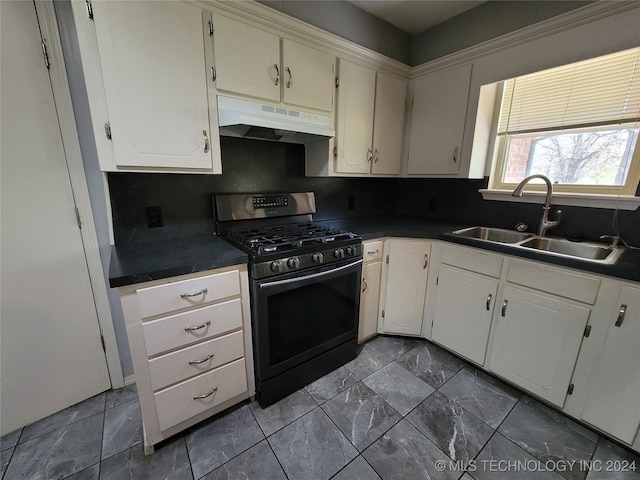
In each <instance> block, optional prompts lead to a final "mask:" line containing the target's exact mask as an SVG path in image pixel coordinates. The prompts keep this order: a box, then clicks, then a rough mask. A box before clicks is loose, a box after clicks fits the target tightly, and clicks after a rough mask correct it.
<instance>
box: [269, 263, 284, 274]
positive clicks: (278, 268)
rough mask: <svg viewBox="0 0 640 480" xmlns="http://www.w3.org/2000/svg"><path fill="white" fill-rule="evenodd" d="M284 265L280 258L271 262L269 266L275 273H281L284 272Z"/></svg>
mask: <svg viewBox="0 0 640 480" xmlns="http://www.w3.org/2000/svg"><path fill="white" fill-rule="evenodd" d="M283 266H284V265H283V264H282V262H281V261H280V260H276V261H275V262H271V266H270V267H269V268H271V271H272V272H273V273H280V272H282V267H283Z"/></svg>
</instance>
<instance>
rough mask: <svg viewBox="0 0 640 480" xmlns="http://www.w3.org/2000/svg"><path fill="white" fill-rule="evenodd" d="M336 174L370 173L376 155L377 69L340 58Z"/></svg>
mask: <svg viewBox="0 0 640 480" xmlns="http://www.w3.org/2000/svg"><path fill="white" fill-rule="evenodd" d="M338 89H339V92H338V113H337V120H336V153H337V158H336V172H338V173H365V174H366V173H369V171H370V169H371V160H372V158H373V152H372V150H371V143H372V140H373V107H374V103H373V102H374V99H375V94H376V73H375V71H374V70H372V69H370V68H367V67H363V66H362V65H358V64H355V63H352V62H349V61H346V60H343V59H340V76H339V86H338Z"/></svg>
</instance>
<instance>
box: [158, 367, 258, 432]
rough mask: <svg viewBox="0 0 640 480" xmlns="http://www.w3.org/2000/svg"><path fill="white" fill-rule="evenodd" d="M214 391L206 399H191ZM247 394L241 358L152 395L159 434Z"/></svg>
mask: <svg viewBox="0 0 640 480" xmlns="http://www.w3.org/2000/svg"><path fill="white" fill-rule="evenodd" d="M214 388H217V390H216V391H215V392H214V393H212V394H211V395H210V396H208V397H207V398H202V399H194V397H196V396H198V395H206V394H207V393H209V392H211V391H212V390H213V389H214ZM246 391H247V372H246V368H245V362H244V358H241V359H240V360H236V361H235V362H232V363H230V364H228V365H225V366H224V367H220V368H216V369H215V370H211V371H210V372H207V373H204V374H202V375H199V376H197V377H194V378H192V379H190V380H187V381H186V382H182V383H179V384H178V385H174V386H173V387H169V388H167V389H165V390H162V391H160V392H158V393H156V394H155V399H156V407H157V411H158V421H159V423H160V430H166V429H167V428H169V427H172V426H173V425H176V424H177V423H180V422H182V421H184V420H187V419H188V418H191V417H193V416H194V415H197V414H199V413H202V412H204V411H205V410H208V409H210V408H212V407H215V406H216V405H218V404H220V403H222V402H224V401H226V400H229V399H230V398H233V397H235V396H236V395H240V394H241V393H243V392H246Z"/></svg>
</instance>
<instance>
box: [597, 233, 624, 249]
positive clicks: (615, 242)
mask: <svg viewBox="0 0 640 480" xmlns="http://www.w3.org/2000/svg"><path fill="white" fill-rule="evenodd" d="M600 240H608V241H609V242H610V243H609V245H610V246H611V248H616V247H617V246H618V242H619V241H620V236H619V235H600Z"/></svg>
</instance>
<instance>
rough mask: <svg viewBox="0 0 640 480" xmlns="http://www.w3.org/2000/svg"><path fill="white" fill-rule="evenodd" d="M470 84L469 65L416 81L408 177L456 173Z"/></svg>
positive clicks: (452, 174) (458, 164)
mask: <svg viewBox="0 0 640 480" xmlns="http://www.w3.org/2000/svg"><path fill="white" fill-rule="evenodd" d="M470 82H471V65H465V66H463V67H459V68H455V69H452V70H446V71H444V72H441V73H436V74H435V75H429V76H426V77H424V78H420V79H417V80H416V81H415V85H414V97H413V112H412V116H411V131H410V139H409V158H408V163H407V172H406V173H407V174H408V175H440V176H456V175H457V174H458V171H459V170H460V158H461V155H462V147H463V145H462V136H463V133H464V124H465V119H466V114H467V101H468V99H469V85H470Z"/></svg>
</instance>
